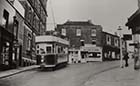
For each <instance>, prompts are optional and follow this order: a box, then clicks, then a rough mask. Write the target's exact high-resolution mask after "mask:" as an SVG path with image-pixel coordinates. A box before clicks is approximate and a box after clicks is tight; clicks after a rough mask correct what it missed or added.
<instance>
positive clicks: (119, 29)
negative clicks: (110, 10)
mask: <svg viewBox="0 0 140 86" xmlns="http://www.w3.org/2000/svg"><path fill="white" fill-rule="evenodd" d="M121 30H122V28H121V26H119V28H118V31H119V39H120V67H121V68H123V55H122V39H121V35H122V33H121Z"/></svg>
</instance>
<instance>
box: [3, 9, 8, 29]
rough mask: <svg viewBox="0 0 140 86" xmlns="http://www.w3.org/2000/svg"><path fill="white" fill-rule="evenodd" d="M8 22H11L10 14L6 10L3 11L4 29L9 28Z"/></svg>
mask: <svg viewBox="0 0 140 86" xmlns="http://www.w3.org/2000/svg"><path fill="white" fill-rule="evenodd" d="M8 20H9V12H8V11H7V10H5V9H4V11H3V18H2V26H3V27H4V28H7V27H8Z"/></svg>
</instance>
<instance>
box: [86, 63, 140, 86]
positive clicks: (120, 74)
mask: <svg viewBox="0 0 140 86" xmlns="http://www.w3.org/2000/svg"><path fill="white" fill-rule="evenodd" d="M139 85H140V70H134V62H133V61H131V62H129V66H128V67H124V68H115V69H112V70H108V71H105V72H102V73H100V74H97V75H95V76H94V77H92V78H90V80H89V81H87V82H86V83H85V86H139Z"/></svg>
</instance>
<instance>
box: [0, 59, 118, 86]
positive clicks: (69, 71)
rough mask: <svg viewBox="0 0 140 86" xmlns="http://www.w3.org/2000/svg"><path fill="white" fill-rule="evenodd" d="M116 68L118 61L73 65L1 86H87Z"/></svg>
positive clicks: (35, 72)
mask: <svg viewBox="0 0 140 86" xmlns="http://www.w3.org/2000/svg"><path fill="white" fill-rule="evenodd" d="M116 67H119V62H118V61H111V62H90V63H79V64H72V65H68V66H67V67H65V68H61V69H58V70H55V71H39V70H32V71H27V72H23V73H20V74H16V75H13V76H10V77H7V78H4V79H0V86H86V83H87V82H88V81H89V80H91V79H92V78H93V77H94V76H95V75H97V74H100V73H102V72H105V71H108V70H111V69H114V68H116Z"/></svg>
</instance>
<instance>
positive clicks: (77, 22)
mask: <svg viewBox="0 0 140 86" xmlns="http://www.w3.org/2000/svg"><path fill="white" fill-rule="evenodd" d="M64 25H84V26H94V24H93V23H92V22H91V20H88V21H69V20H68V21H67V22H66V23H64Z"/></svg>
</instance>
